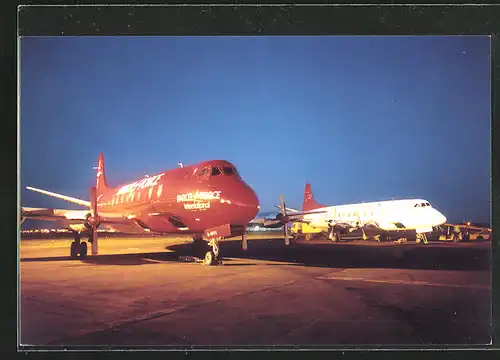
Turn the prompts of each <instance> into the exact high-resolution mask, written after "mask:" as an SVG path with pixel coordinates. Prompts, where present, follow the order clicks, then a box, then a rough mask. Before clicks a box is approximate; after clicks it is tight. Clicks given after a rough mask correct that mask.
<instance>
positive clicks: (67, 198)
mask: <svg viewBox="0 0 500 360" xmlns="http://www.w3.org/2000/svg"><path fill="white" fill-rule="evenodd" d="M26 189H28V190H31V191H36V192H39V193H41V194H44V195H48V196H52V197H55V198H57V199H61V200H66V201H69V202H72V203H74V204H78V205H82V206H86V207H90V201H85V200H81V199H77V198H74V197H71V196H66V195H61V194H57V193H54V192H51V191H47V190H41V189H37V188H34V187H31V186H26Z"/></svg>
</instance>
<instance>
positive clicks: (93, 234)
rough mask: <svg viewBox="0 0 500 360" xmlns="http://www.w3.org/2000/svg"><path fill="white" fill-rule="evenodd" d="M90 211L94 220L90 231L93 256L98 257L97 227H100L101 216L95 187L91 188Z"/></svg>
mask: <svg viewBox="0 0 500 360" xmlns="http://www.w3.org/2000/svg"><path fill="white" fill-rule="evenodd" d="M90 211H91V213H92V217H93V218H94V219H93V220H94V221H93V223H92V228H91V229H90V232H91V235H90V236H91V239H92V242H91V243H92V255H97V253H98V246H97V244H98V243H97V227H98V225H99V224H98V219H99V215H98V214H97V189H96V188H95V186H92V187H91V188H90Z"/></svg>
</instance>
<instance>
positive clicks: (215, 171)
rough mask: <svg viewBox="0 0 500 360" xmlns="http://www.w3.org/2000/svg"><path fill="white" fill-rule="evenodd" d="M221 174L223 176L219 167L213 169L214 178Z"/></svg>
mask: <svg viewBox="0 0 500 360" xmlns="http://www.w3.org/2000/svg"><path fill="white" fill-rule="evenodd" d="M220 174H222V172H221V171H220V169H219V168H218V167H216V166H214V167H213V168H212V176H217V175H220Z"/></svg>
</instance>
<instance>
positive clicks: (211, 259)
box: [203, 239, 222, 265]
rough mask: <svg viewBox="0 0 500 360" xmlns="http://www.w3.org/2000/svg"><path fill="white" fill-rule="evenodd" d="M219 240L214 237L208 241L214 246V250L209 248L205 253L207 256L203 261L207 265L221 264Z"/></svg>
mask: <svg viewBox="0 0 500 360" xmlns="http://www.w3.org/2000/svg"><path fill="white" fill-rule="evenodd" d="M218 242H219V240H218V239H212V240H210V242H209V243H208V245H209V246H211V247H212V250H209V251H207V252H206V253H205V258H204V259H203V263H204V264H205V265H221V264H222V258H221V257H220V256H219V244H218Z"/></svg>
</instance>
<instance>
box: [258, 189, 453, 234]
mask: <svg viewBox="0 0 500 360" xmlns="http://www.w3.org/2000/svg"><path fill="white" fill-rule="evenodd" d="M280 208H281V209H282V212H281V213H280V214H278V216H277V217H276V218H275V219H271V220H268V219H265V221H264V226H269V227H277V226H283V225H285V226H284V228H285V237H286V238H287V237H288V233H287V227H286V224H287V223H288V222H296V221H300V222H305V223H308V224H309V225H310V226H313V227H316V228H320V229H322V230H324V231H326V232H327V233H328V238H329V239H330V240H332V241H339V239H340V236H341V234H346V233H347V232H352V231H355V230H361V231H362V232H363V238H364V239H366V238H367V237H366V233H365V229H366V230H370V231H371V232H374V233H378V234H379V235H382V236H384V237H385V236H387V235H392V234H395V235H397V236H400V235H403V234H404V235H406V236H408V235H416V237H417V239H422V240H424V242H427V236H426V233H430V232H431V231H432V228H433V227H434V226H439V225H442V224H444V223H446V217H445V216H444V215H443V214H441V213H440V212H439V211H438V210H436V209H435V208H433V207H432V206H431V204H430V203H429V202H428V201H426V200H422V199H404V200H388V201H379V202H368V203H359V204H347V205H336V206H325V205H321V204H319V203H317V202H316V200H315V199H314V196H313V193H312V188H311V185H310V184H306V186H305V188H304V201H303V204H302V210H303V211H302V212H300V211H298V210H295V209H290V208H287V207H286V206H285V204H284V202H283V199H282V200H281V206H280Z"/></svg>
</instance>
